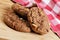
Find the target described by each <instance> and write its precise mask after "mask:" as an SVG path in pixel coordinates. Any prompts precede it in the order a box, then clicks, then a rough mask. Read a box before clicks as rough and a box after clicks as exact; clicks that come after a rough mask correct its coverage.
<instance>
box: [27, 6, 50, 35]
mask: <svg viewBox="0 0 60 40" xmlns="http://www.w3.org/2000/svg"><path fill="white" fill-rule="evenodd" d="M27 17H28V21H29V22H30V25H31V28H32V30H33V31H34V32H36V33H38V34H45V33H47V32H48V31H49V27H50V25H49V22H48V18H47V16H46V15H45V14H44V12H43V11H42V9H39V8H37V7H32V8H31V9H30V12H29V13H28V14H27Z"/></svg>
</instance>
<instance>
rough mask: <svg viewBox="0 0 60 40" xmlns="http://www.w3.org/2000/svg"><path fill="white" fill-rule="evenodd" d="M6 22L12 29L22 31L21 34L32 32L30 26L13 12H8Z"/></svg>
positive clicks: (5, 15)
mask: <svg viewBox="0 0 60 40" xmlns="http://www.w3.org/2000/svg"><path fill="white" fill-rule="evenodd" d="M4 22H5V23H6V24H7V25H8V26H9V27H11V28H13V29H15V30H17V31H20V32H30V31H31V30H30V28H29V27H28V26H29V24H28V23H27V22H26V21H25V20H23V19H22V18H19V17H18V16H17V15H16V14H15V13H14V12H13V11H12V10H10V11H7V12H6V14H4Z"/></svg>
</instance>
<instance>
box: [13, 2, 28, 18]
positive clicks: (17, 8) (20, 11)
mask: <svg viewBox="0 0 60 40" xmlns="http://www.w3.org/2000/svg"><path fill="white" fill-rule="evenodd" d="M12 9H13V10H14V11H15V12H16V13H17V14H19V15H20V16H24V17H26V15H27V13H28V12H29V9H28V8H26V7H24V6H21V5H20V4H18V3H14V4H13V5H12Z"/></svg>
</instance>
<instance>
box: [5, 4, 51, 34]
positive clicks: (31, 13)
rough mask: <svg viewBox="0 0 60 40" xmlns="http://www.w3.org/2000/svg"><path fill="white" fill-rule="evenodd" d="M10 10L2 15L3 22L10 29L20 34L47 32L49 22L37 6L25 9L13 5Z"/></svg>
mask: <svg viewBox="0 0 60 40" xmlns="http://www.w3.org/2000/svg"><path fill="white" fill-rule="evenodd" d="M11 9H12V10H10V11H7V13H6V14H4V22H5V24H7V25H8V26H9V27H10V28H12V29H14V30H17V31H20V32H34V33H38V34H46V33H47V32H49V29H50V25H49V21H48V18H47V16H46V14H45V13H44V12H43V10H42V9H41V8H38V7H37V6H35V7H34V6H33V7H31V8H27V7H24V6H22V5H20V4H18V3H14V4H13V5H12V7H11Z"/></svg>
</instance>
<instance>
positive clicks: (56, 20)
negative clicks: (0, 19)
mask: <svg viewBox="0 0 60 40" xmlns="http://www.w3.org/2000/svg"><path fill="white" fill-rule="evenodd" d="M13 1H15V2H17V3H19V4H21V5H23V6H26V7H30V6H32V5H33V3H35V4H37V6H38V7H39V8H42V9H43V11H44V12H45V13H46V15H47V17H48V19H49V21H50V25H51V29H52V30H53V32H55V33H57V35H58V36H60V0H13Z"/></svg>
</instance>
